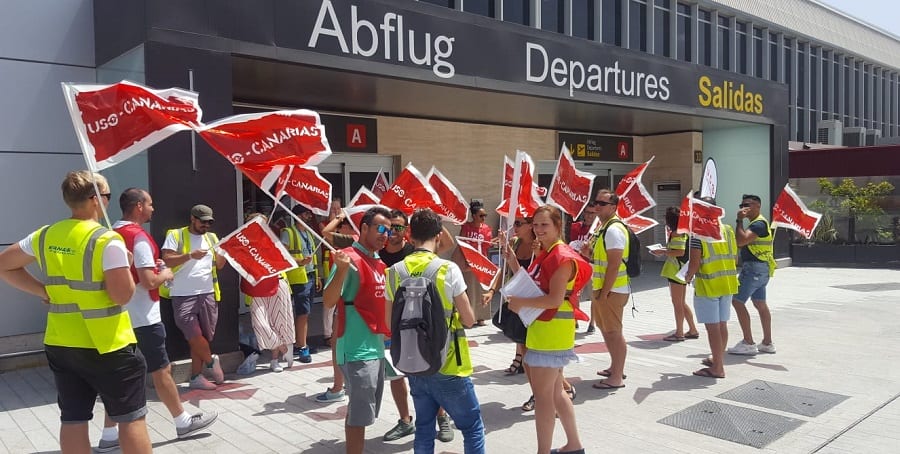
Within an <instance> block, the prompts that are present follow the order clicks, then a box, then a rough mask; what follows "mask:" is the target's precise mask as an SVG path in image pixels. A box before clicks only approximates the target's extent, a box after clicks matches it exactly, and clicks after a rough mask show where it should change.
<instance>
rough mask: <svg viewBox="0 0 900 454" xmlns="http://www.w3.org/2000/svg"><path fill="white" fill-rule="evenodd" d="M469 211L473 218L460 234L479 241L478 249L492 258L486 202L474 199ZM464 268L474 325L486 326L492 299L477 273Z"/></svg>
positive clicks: (464, 225)
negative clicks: (486, 220) (489, 252)
mask: <svg viewBox="0 0 900 454" xmlns="http://www.w3.org/2000/svg"><path fill="white" fill-rule="evenodd" d="M469 213H471V215H472V219H471V220H470V221H469V222H466V223H465V224H463V225H462V228H460V230H459V236H461V237H464V238H469V239H472V240H475V242H477V243H478V250H479V251H481V253H482V254H484V256H485V257H488V258H490V256H489V255H488V250H489V249H490V246H491V240H492V239H493V234H492V233H491V227H490V226H488V225H487V224H486V223H485V222H484V220H485V218H487V212H486V211H485V210H484V204H483V203H481V202H480V201H478V200H473V201H472V202H471V203H469ZM462 269H463V275H464V276H465V278H466V286H467V287H468V290H467V292H468V296H469V304H471V305H472V311H473V312H475V319H476V320H477V321H476V322H475V325H474V326H485V323H484V321H485V320H488V319H490V318H491V314H492V312H491V306H490V300H486V301H485V300H484V292H483V291H482V289H481V284H479V283H478V278H476V277H475V273H473V272H472V270H470V269H469V267H468V266H464V267H462Z"/></svg>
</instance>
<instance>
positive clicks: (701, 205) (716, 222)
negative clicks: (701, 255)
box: [677, 194, 725, 241]
mask: <svg viewBox="0 0 900 454" xmlns="http://www.w3.org/2000/svg"><path fill="white" fill-rule="evenodd" d="M685 204H687V208H688V209H687V211H685ZM724 215H725V210H723V209H722V208H719V207H717V206H715V205H712V204H709V203H706V202H704V201H702V200H698V199H694V198H693V197H692V196H691V195H690V194H688V196H687V197H686V198H685V200H684V201H682V203H681V218H680V219H679V220H678V230H677V233H687V234H689V235H692V236H694V237H697V238H699V239H701V240H703V241H722V221H721V220H722V216H724ZM682 218H687V220H686V221H684V220H683V219H682ZM685 223H687V224H688V228H687V229H685V228H684V224H685Z"/></svg>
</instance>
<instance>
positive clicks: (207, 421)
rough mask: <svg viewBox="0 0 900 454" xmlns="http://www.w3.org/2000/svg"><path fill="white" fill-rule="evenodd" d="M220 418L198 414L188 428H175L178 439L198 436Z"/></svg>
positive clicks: (217, 415) (215, 415)
mask: <svg viewBox="0 0 900 454" xmlns="http://www.w3.org/2000/svg"><path fill="white" fill-rule="evenodd" d="M218 417H219V414H218V413H216V412H212V413H208V414H207V413H197V414H196V415H191V423H190V424H188V426H187V427H181V428H178V427H176V428H175V432H176V433H177V434H178V438H187V437H190V436H191V435H194V434H196V433H197V432H200V431H202V430H203V429H205V428H207V427H209V426H210V425H212V423H214V422H216V419H217V418H218ZM101 441H102V440H101Z"/></svg>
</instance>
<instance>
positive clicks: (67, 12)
mask: <svg viewBox="0 0 900 454" xmlns="http://www.w3.org/2000/svg"><path fill="white" fill-rule="evenodd" d="M0 10H2V11H3V14H0V59H2V58H14V59H19V60H32V61H39V62H46V63H62V64H67V65H80V66H94V7H93V3H92V2H91V1H90V0H64V1H59V0H24V1H23V0H0Z"/></svg>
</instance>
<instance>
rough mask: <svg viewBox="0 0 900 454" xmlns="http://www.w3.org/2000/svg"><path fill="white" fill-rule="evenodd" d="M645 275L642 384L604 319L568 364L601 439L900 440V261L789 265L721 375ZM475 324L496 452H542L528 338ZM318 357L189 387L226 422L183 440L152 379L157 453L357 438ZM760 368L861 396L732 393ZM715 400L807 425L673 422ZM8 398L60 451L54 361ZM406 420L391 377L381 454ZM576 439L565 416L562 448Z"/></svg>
mask: <svg viewBox="0 0 900 454" xmlns="http://www.w3.org/2000/svg"><path fill="white" fill-rule="evenodd" d="M651 269H652V267H651ZM635 287H636V288H637V289H638V291H637V292H636V293H635V295H634V301H635V303H636V307H637V312H635V313H634V317H632V316H631V314H630V313H629V312H630V311H628V310H626V317H625V334H626V338H627V340H628V343H629V351H628V360H627V362H626V372H627V374H628V376H629V378H628V380H627V382H626V383H627V386H626V387H625V388H623V389H621V390H618V391H616V392H605V391H598V390H594V389H592V388H591V386H590V384H592V383H593V382H595V381H596V380H597V379H598V378H599V377H597V375H596V371H597V370H599V369H603V368H605V367H606V366H607V365H608V355H607V354H606V353H605V346H604V345H603V344H602V338H601V336H600V335H599V333H598V334H593V335H585V334H583V331H584V324H583V323H582V326H581V329H580V330H579V334H578V338H577V344H578V347H577V351H578V353H579V355H580V356H581V357H582V362H580V363H578V364H574V365H572V366H570V367H568V368H566V376H567V377H569V379H570V381H571V382H572V383H574V385H575V387H576V389H577V390H578V397H577V398H576V400H575V403H576V406H575V410H576V415H577V418H578V423H579V431H580V435H581V437H582V442H583V443H584V445H585V447H586V448H587V451H588V452H616V451H619V452H641V453H672V452H675V453H718V452H729V453H744V452H747V453H750V452H777V453H813V452H818V453H833V454H834V453H851V452H853V453H855V452H867V453H892V452H900V431H898V430H897V427H900V399H898V396H900V362H898V361H897V359H898V358H900V354H898V353H897V346H898V345H900V329H898V326H900V323H898V319H900V304H898V303H900V271H898V270H868V269H867V270H854V269H836V268H835V269H828V268H796V267H795V268H787V269H781V270H778V272H777V274H776V276H775V278H773V280H772V281H771V282H770V284H769V303H770V306H771V308H772V312H773V320H774V341H775V344H776V345H777V347H778V353H776V354H774V355H764V354H760V355H758V356H756V357H737V356H729V357H728V358H727V360H728V362H727V366H726V373H727V378H725V379H721V380H715V379H708V378H700V377H694V376H692V375H691V372H692V371H693V370H696V369H697V368H699V367H700V364H699V362H700V360H701V359H702V358H703V357H705V356H706V355H707V354H708V344H707V343H706V340H705V333H704V331H703V330H702V328H701V333H702V334H703V335H701V338H700V339H699V340H688V341H686V342H681V343H669V342H664V341H661V340H660V338H661V337H662V336H663V335H665V334H667V333H669V332H671V331H672V329H673V327H674V323H673V321H672V310H671V303H670V302H669V296H668V288H667V287H665V282H664V280H663V279H662V278H659V277H657V276H656V273H655V272H654V271H646V272H645V276H643V277H641V278H640V279H639V280H638V281H637V282H636V283H635ZM688 297H689V298H690V290H689V296H688ZM630 307H631V304H629V308H630ZM750 312H751V315H752V318H753V329H754V334H755V336H756V338H757V340H759V338H761V332H760V327H759V322H758V319H757V317H756V314H755V311H754V310H753V309H751V310H750ZM701 326H702V325H701ZM729 328H730V330H731V333H730V334H731V336H730V340H729V344H733V343H734V342H736V341H737V339H739V333H740V330H739V328H738V326H737V321H736V320H735V318H734V316H732V322H731V323H730V324H729ZM468 336H469V341H470V342H471V343H472V345H473V348H472V349H471V352H472V358H473V362H474V363H475V364H476V372H475V374H474V375H473V382H474V384H475V389H476V392H477V394H478V398H479V400H480V402H481V409H482V413H483V417H484V421H485V426H486V429H487V451H488V452H489V453H506V452H513V451H520V452H534V451H535V449H536V439H535V434H534V421H533V413H522V411H521V410H520V406H521V404H522V403H523V402H524V401H525V400H526V399H527V398H528V396H529V395H530V394H531V393H530V390H529V389H528V385H527V383H526V382H525V377H524V375H517V376H513V377H506V376H504V375H503V372H502V370H503V369H504V368H506V367H507V366H508V365H509V363H510V361H511V359H512V357H513V352H514V346H513V344H511V343H509V342H507V341H506V340H505V338H503V336H502V335H501V334H499V332H498V331H497V330H496V329H495V328H493V327H486V328H476V329H472V330H469V331H468ZM313 359H314V362H313V363H312V364H308V365H295V366H294V367H293V368H292V369H290V370H286V371H285V372H283V373H280V374H276V373H271V372H269V371H268V370H266V369H264V366H263V364H264V363H260V369H259V370H258V371H257V372H256V373H255V374H254V375H252V376H235V375H231V376H229V377H228V378H229V382H228V384H226V385H224V386H222V387H220V389H219V390H217V391H194V390H188V389H186V387H185V388H182V399H183V400H184V401H185V402H186V407H187V408H188V411H192V410H193V409H195V408H199V409H201V410H204V411H217V412H219V422H218V423H216V424H215V425H214V426H212V427H211V432H210V433H209V434H203V435H200V436H197V437H195V438H193V439H189V440H174V438H175V429H174V426H173V425H172V422H171V419H170V417H169V415H168V413H167V411H166V409H165V407H164V406H163V405H162V404H161V403H160V402H158V401H157V400H156V398H155V396H154V395H153V394H152V393H151V394H150V396H149V397H150V402H149V407H150V414H149V416H148V425H149V427H150V435H151V439H152V441H153V443H154V451H155V452H160V453H167V452H168V453H189V452H193V453H196V452H246V453H267V452H308V453H317V454H318V453H332V452H333V453H338V452H343V451H344V442H343V440H344V429H343V418H344V415H345V413H346V402H338V403H333V404H330V405H321V404H319V403H317V402H315V401H313V398H314V397H315V395H316V394H318V393H320V392H322V391H324V390H325V388H326V387H327V386H329V385H330V383H331V367H330V357H329V355H328V352H327V351H325V352H322V353H319V354H316V355H314V356H313ZM296 364H299V363H296ZM752 380H764V381H766V382H770V383H775V384H782V385H790V386H796V387H802V388H809V389H813V390H819V391H827V392H829V393H834V394H838V395H842V396H847V398H846V399H845V400H843V401H841V402H839V403H837V404H836V405H835V406H834V407H832V408H830V409H828V410H826V411H824V412H823V413H821V414H819V415H818V416H802V415H798V414H795V413H790V412H786V411H782V410H777V409H771V408H765V407H763V406H757V405H751V404H744V403H740V402H734V401H730V400H726V399H723V398H720V397H717V396H719V395H720V394H722V393H724V392H726V391H729V390H732V389H734V388H737V387H739V386H741V385H744V384H746V383H748V382H750V381H752ZM702 401H711V402H714V403H721V404H729V405H734V406H738V407H741V408H744V409H753V410H758V411H759V412H763V413H764V414H765V415H780V416H786V417H789V418H793V419H795V420H799V421H800V422H801V424H800V425H799V427H797V428H796V429H793V430H791V431H789V432H787V433H786V434H784V435H783V436H781V437H780V438H778V439H777V440H775V441H773V442H771V443H770V444H768V445H766V446H764V447H763V448H760V449H758V448H754V447H751V446H747V445H744V444H739V443H735V442H731V441H725V440H722V439H719V438H715V437H713V436H709V435H703V434H700V433H696V432H692V431H688V430H683V429H679V428H676V427H672V426H670V425H666V424H661V423H659V422H658V421H659V420H661V419H663V418H666V417H668V416H670V415H673V414H675V413H677V412H680V411H682V410H685V409H687V408H689V407H691V406H693V405H695V404H698V403H700V402H702ZM410 406H412V402H411V401H410ZM0 410H2V411H0V441H2V443H0V451H5V452H10V453H22V452H42V453H43V452H57V451H58V449H59V442H58V431H59V413H58V409H57V407H56V395H55V390H54V385H53V380H52V376H51V373H50V371H49V370H48V369H47V368H46V367H42V368H33V369H22V370H17V371H12V372H7V373H3V374H0ZM397 418H398V416H397V410H396V408H395V406H394V403H393V401H392V398H391V395H390V392H389V390H388V389H386V391H385V396H384V403H383V405H382V413H381V416H380V418H379V419H378V421H377V422H376V424H375V425H374V426H371V427H369V428H368V430H367V432H366V435H367V440H368V441H367V445H366V452H369V453H395V452H411V451H412V437H407V438H403V439H400V440H398V441H395V442H390V443H386V442H382V441H381V436H382V435H383V434H384V433H385V432H386V431H387V430H388V429H390V428H391V427H392V426H393V425H394V424H395V423H396V421H397ZM101 425H102V409H101V406H97V411H96V414H95V418H94V421H93V423H92V428H91V439H92V441H93V443H94V444H96V442H97V440H98V439H99V433H100V426H101ZM455 435H456V438H455V440H454V441H452V442H450V443H440V442H436V452H444V453H462V452H463V448H462V435H461V434H460V433H459V432H458V431H456V432H455ZM563 443H564V437H563V434H562V429H561V427H560V426H559V425H557V428H556V432H555V443H554V446H560V445H562V444H563Z"/></svg>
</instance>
